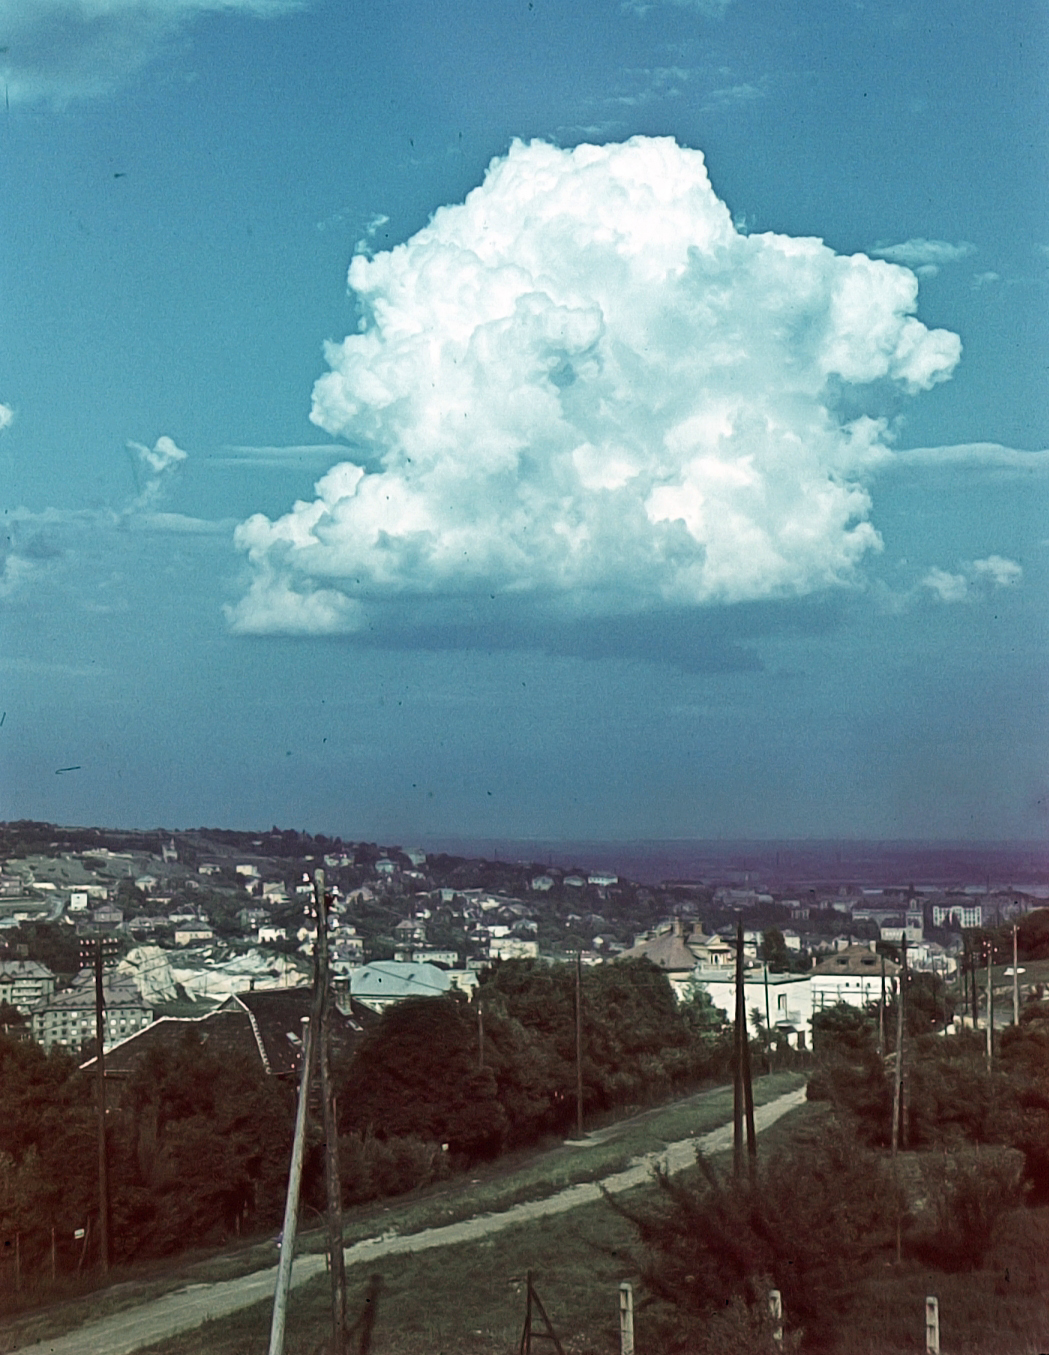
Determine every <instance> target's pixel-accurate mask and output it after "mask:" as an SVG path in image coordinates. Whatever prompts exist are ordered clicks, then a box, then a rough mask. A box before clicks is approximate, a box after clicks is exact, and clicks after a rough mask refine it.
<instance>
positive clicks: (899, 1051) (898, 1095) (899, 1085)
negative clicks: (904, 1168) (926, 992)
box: [892, 936, 907, 1157]
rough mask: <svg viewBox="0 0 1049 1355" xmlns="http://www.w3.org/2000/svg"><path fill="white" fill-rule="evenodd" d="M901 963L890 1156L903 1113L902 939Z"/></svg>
mask: <svg viewBox="0 0 1049 1355" xmlns="http://www.w3.org/2000/svg"><path fill="white" fill-rule="evenodd" d="M902 955H903V962H902V964H901V965H900V973H899V977H898V979H897V983H898V992H897V994H896V1075H895V1077H894V1078H893V1083H892V1155H893V1157H895V1156H896V1150H897V1148H898V1147H899V1144H900V1121H901V1120H902V1118H903V1116H902V1111H903V1003H904V993H905V992H906V988H907V938H906V936H904V938H903V949H902Z"/></svg>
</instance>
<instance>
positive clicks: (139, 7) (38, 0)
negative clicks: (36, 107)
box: [0, 0, 304, 102]
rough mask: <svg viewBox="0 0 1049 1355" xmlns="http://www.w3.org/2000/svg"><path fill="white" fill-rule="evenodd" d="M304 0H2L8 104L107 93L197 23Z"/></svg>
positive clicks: (0, 58)
mask: <svg viewBox="0 0 1049 1355" xmlns="http://www.w3.org/2000/svg"><path fill="white" fill-rule="evenodd" d="M303 2H304V0H0V35H2V41H3V44H4V46H3V52H2V53H0V77H2V78H3V81H4V84H5V87H6V90H7V95H8V98H9V99H10V100H12V101H14V100H26V99H39V98H50V99H54V100H56V101H59V102H63V101H65V100H66V99H70V98H83V97H90V96H92V95H98V94H105V93H107V92H108V91H110V90H112V89H113V88H114V87H115V86H116V85H118V84H119V83H120V82H121V81H122V80H123V79H124V78H125V77H126V76H128V75H130V74H132V72H134V71H136V70H138V69H139V68H140V67H142V66H143V65H145V64H146V62H148V61H150V60H151V59H152V58H153V57H154V56H156V54H157V52H158V51H160V49H161V48H162V47H163V46H164V44H165V43H166V42H167V41H168V40H169V39H170V38H171V37H173V36H174V35H175V34H176V33H178V32H179V30H180V29H181V28H183V27H184V25H185V24H186V23H188V22H189V21H190V20H191V19H193V18H194V17H196V16H198V15H200V14H206V13H219V12H228V11H239V12H243V13H248V14H255V15H259V16H266V15H271V14H280V13H285V12H287V11H288V10H293V9H299V8H301V5H302V3H303Z"/></svg>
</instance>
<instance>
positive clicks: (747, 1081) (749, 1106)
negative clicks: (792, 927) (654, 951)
mask: <svg viewBox="0 0 1049 1355" xmlns="http://www.w3.org/2000/svg"><path fill="white" fill-rule="evenodd" d="M739 950H740V954H741V955H742V953H743V919H742V918H740V922H739ZM741 987H742V990H743V1000H742V1003H741V1005H740V1011H741V1012H742V1015H743V1025H742V1029H741V1031H740V1037H739V1052H740V1055H741V1056H742V1065H743V1066H742V1072H743V1113H744V1115H745V1116H746V1120H747V1154H748V1156H749V1157H750V1168H751V1171H753V1170H754V1159H755V1158H756V1157H757V1155H758V1133H757V1130H756V1129H755V1127H754V1080H753V1078H752V1077H751V1073H750V1038H749V1037H748V1035H747V991H746V983H745V982H744V983H743V984H742V985H741Z"/></svg>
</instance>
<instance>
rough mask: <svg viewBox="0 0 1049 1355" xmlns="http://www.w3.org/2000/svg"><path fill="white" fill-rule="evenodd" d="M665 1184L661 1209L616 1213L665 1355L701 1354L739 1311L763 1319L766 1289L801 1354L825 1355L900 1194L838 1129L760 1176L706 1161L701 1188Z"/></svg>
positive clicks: (887, 1234)
mask: <svg viewBox="0 0 1049 1355" xmlns="http://www.w3.org/2000/svg"><path fill="white" fill-rule="evenodd" d="M658 1181H659V1185H660V1192H661V1198H660V1200H659V1201H658V1202H657V1203H656V1204H654V1205H651V1206H644V1207H642V1208H641V1209H638V1210H636V1211H634V1210H632V1209H627V1208H624V1207H623V1206H622V1205H620V1204H617V1203H615V1202H614V1201H612V1202H611V1203H612V1205H613V1208H615V1209H617V1210H618V1211H619V1212H621V1213H623V1214H625V1216H626V1217H627V1218H629V1219H631V1220H632V1222H633V1223H634V1224H635V1226H636V1227H637V1230H638V1236H639V1240H640V1242H641V1244H642V1247H643V1253H642V1256H641V1273H642V1277H643V1280H644V1283H645V1286H646V1288H647V1290H648V1291H649V1293H650V1294H651V1295H652V1296H653V1297H654V1299H655V1300H656V1301H657V1306H658V1311H659V1317H660V1325H661V1327H662V1339H663V1343H664V1348H665V1349H667V1350H668V1351H693V1350H696V1349H698V1348H700V1347H699V1345H698V1344H697V1343H698V1342H699V1341H700V1339H701V1338H702V1334H703V1332H704V1331H705V1329H706V1327H707V1325H708V1324H709V1322H710V1320H711V1318H712V1316H713V1315H714V1314H720V1313H723V1312H724V1311H725V1310H726V1308H728V1307H730V1306H731V1305H732V1304H733V1303H736V1304H739V1303H740V1302H742V1303H744V1304H746V1306H747V1308H748V1309H750V1310H756V1311H757V1312H758V1313H763V1312H764V1310H765V1307H766V1304H767V1299H768V1291H769V1289H770V1288H776V1289H779V1291H780V1292H781V1294H782V1296H783V1306H784V1310H785V1312H786V1314H787V1315H788V1318H789V1320H790V1323H791V1325H792V1326H794V1327H795V1328H800V1330H801V1332H802V1333H803V1339H802V1345H803V1347H804V1348H808V1349H813V1350H819V1349H821V1348H823V1346H824V1343H825V1341H826V1339H827V1337H828V1335H829V1324H831V1323H832V1322H836V1321H840V1319H841V1316H842V1314H843V1313H845V1312H847V1310H848V1306H849V1304H850V1301H851V1296H852V1291H853V1288H854V1285H855V1280H856V1274H857V1271H858V1269H859V1268H861V1267H863V1266H864V1265H866V1264H867V1263H868V1262H869V1261H870V1260H871V1259H872V1258H873V1257H874V1256H876V1255H877V1254H878V1253H879V1252H880V1251H881V1250H883V1249H884V1248H885V1247H887V1246H888V1245H889V1244H890V1242H891V1239H892V1236H893V1232H894V1228H895V1220H896V1215H897V1199H896V1194H895V1192H894V1189H893V1187H892V1184H891V1182H890V1181H889V1180H888V1178H887V1176H886V1174H885V1171H884V1167H883V1164H882V1162H881V1160H880V1159H879V1158H877V1157H876V1156H875V1155H874V1154H873V1153H871V1152H869V1151H868V1150H866V1149H864V1148H863V1147H861V1146H860V1145H859V1144H858V1143H857V1142H856V1139H855V1137H854V1136H853V1135H852V1134H851V1133H850V1132H848V1130H847V1129H845V1128H843V1127H840V1126H838V1125H837V1124H836V1123H833V1122H832V1123H830V1124H828V1123H827V1122H826V1121H824V1122H823V1123H821V1125H820V1128H819V1130H818V1131H815V1132H813V1133H812V1134H811V1135H809V1136H808V1137H807V1138H806V1139H804V1140H802V1141H801V1142H800V1143H799V1144H798V1145H797V1146H796V1147H794V1148H792V1149H791V1150H790V1151H789V1152H782V1153H780V1154H777V1155H774V1156H773V1157H772V1158H771V1159H770V1160H769V1161H768V1162H767V1163H762V1164H760V1165H759V1166H758V1168H757V1169H756V1172H755V1174H754V1176H753V1177H752V1178H744V1179H741V1180H732V1179H730V1178H729V1177H727V1176H725V1175H722V1174H720V1173H718V1172H717V1171H715V1170H714V1168H713V1167H712V1166H711V1165H710V1164H709V1163H705V1162H701V1163H700V1173H699V1179H698V1180H692V1181H684V1180H680V1179H678V1180H675V1179H674V1178H671V1177H667V1176H662V1175H661V1176H659V1178H658ZM762 1339H763V1338H762ZM756 1348H760V1347H756Z"/></svg>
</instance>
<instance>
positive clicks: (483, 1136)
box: [340, 997, 508, 1159]
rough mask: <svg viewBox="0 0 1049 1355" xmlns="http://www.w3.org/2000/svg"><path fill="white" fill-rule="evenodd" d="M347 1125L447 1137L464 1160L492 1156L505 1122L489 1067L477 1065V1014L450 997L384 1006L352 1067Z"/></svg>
mask: <svg viewBox="0 0 1049 1355" xmlns="http://www.w3.org/2000/svg"><path fill="white" fill-rule="evenodd" d="M340 1103H341V1105H342V1106H343V1107H345V1109H344V1111H343V1117H342V1126H341V1127H342V1129H343V1131H344V1132H347V1131H357V1132H358V1133H361V1134H375V1135H376V1136H377V1137H379V1138H382V1139H390V1138H405V1137H409V1136H415V1137H417V1138H420V1139H422V1140H424V1141H426V1142H430V1143H439V1144H444V1143H447V1144H448V1146H449V1151H451V1152H452V1153H455V1154H461V1155H462V1156H464V1157H466V1158H468V1159H475V1158H480V1157H486V1156H491V1155H493V1154H494V1153H496V1152H498V1151H499V1149H500V1148H501V1147H502V1144H503V1141H504V1140H505V1138H506V1134H507V1129H508V1121H507V1116H506V1112H505V1111H504V1109H503V1107H502V1105H501V1104H500V1102H499V1099H498V1096H497V1083H496V1075H495V1071H494V1069H492V1068H490V1067H485V1068H482V1067H481V1066H480V1059H479V1052H478V1037H477V1024H476V1018H475V1017H474V1014H473V1012H472V1011H471V1009H470V1007H469V1006H468V1005H467V1004H466V1003H465V1002H460V1001H458V1000H456V999H455V998H452V997H437V998H409V999H408V1000H406V1001H404V1002H397V1003H394V1004H393V1005H392V1006H390V1007H388V1008H387V1009H386V1011H385V1012H383V1014H382V1017H381V1019H380V1020H379V1021H378V1023H377V1024H376V1026H375V1028H374V1029H373V1030H372V1031H371V1032H370V1033H369V1034H368V1035H367V1036H366V1037H365V1039H364V1040H363V1041H362V1042H361V1044H360V1045H359V1046H358V1048H357V1051H356V1053H355V1055H354V1057H353V1060H352V1063H351V1065H350V1068H349V1072H348V1077H347V1094H346V1095H345V1096H343V1097H341V1098H340Z"/></svg>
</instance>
